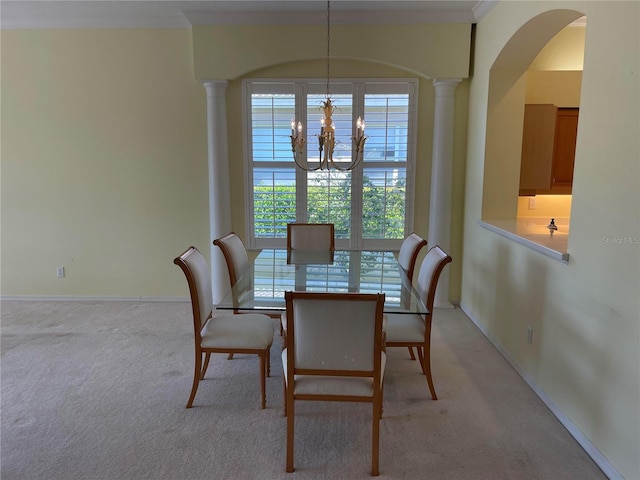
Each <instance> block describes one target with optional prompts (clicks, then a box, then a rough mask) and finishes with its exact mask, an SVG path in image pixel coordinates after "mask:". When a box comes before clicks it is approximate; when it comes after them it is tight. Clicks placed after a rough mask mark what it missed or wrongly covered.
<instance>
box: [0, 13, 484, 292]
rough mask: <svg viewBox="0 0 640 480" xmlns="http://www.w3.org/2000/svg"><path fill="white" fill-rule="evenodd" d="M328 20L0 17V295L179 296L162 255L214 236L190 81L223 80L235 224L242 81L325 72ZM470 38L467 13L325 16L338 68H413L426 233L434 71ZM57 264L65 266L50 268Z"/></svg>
mask: <svg viewBox="0 0 640 480" xmlns="http://www.w3.org/2000/svg"><path fill="white" fill-rule="evenodd" d="M324 33H325V30H324V27H320V26H284V27H277V28H276V27H257V26H251V27H249V26H234V27H233V28H228V27H222V26H217V27H196V28H194V29H193V31H191V30H188V29H184V30H181V29H174V30H160V29H159V30H153V29H147V30H144V29H140V30H137V29H122V30H118V29H96V30H21V31H11V30H2V33H1V35H2V36H1V38H0V39H1V42H2V58H1V62H2V63H1V67H2V86H1V94H2V100H3V101H2V105H1V108H2V111H1V114H2V146H1V154H2V164H1V168H2V171H1V173H2V184H1V186H2V238H1V240H2V257H1V259H2V285H1V287H2V295H3V296H70V297H133V298H137V297H178V296H179V297H184V296H186V294H187V291H186V285H185V282H184V278H183V277H182V276H181V272H180V271H179V269H177V267H175V266H174V265H173V264H172V262H171V261H172V260H173V258H174V257H175V256H176V255H177V254H179V253H180V252H181V251H182V250H183V249H184V248H186V247H187V246H189V245H191V244H195V245H196V246H198V247H199V248H200V249H201V250H202V251H203V252H204V253H205V255H207V256H208V255H209V248H210V242H211V239H210V238H209V224H208V221H209V219H208V195H209V192H208V188H209V186H208V183H207V182H208V171H207V163H208V160H207V125H206V94H205V90H204V88H203V86H202V84H201V80H202V79H227V80H229V89H228V96H227V103H228V108H227V113H228V120H229V129H228V131H229V153H230V159H229V160H230V164H231V165H230V171H231V187H232V188H231V192H232V199H231V200H232V205H231V211H232V226H233V228H234V229H235V230H237V231H239V232H241V233H244V231H245V217H244V206H245V205H244V198H245V195H246V190H245V176H244V163H243V161H244V158H243V154H244V152H243V147H242V145H243V143H242V135H243V133H242V98H241V94H242V92H241V88H240V85H241V80H242V78H244V77H245V76H274V77H283V76H288V75H292V76H304V77H314V76H316V77H320V78H322V77H324V75H325V74H326V70H325V62H324V59H322V60H318V58H322V57H324V55H325V53H326V52H325V49H324V45H325V44H324V42H320V43H319V42H318V37H324ZM292 38H294V39H296V41H295V42H293V43H292V42H291V39H292ZM283 39H286V41H285V43H284V45H283V44H282V42H283ZM470 42H471V27H470V25H464V24H455V25H422V26H409V27H406V28H405V27H402V28H400V27H398V26H386V27H381V26H357V27H354V28H346V27H344V26H335V28H333V29H332V44H333V46H332V58H333V59H334V60H333V61H332V75H333V76H344V77H352V78H353V77H412V78H415V77H418V78H419V81H420V95H419V124H418V138H419V141H418V145H417V154H418V158H417V171H416V204H415V210H414V226H415V229H416V231H418V232H419V233H421V234H422V235H424V236H427V234H428V231H427V230H428V211H429V187H428V185H429V184H430V178H431V150H432V138H433V103H434V95H433V85H432V80H431V76H434V77H438V76H440V77H466V76H467V75H468V72H469V59H470ZM408 45H412V46H414V47H415V48H407V46H408ZM442 45H447V48H446V49H443V48H442ZM292 47H293V48H292ZM467 93H468V84H466V83H465V82H463V84H461V85H460V86H459V87H458V94H457V97H456V132H455V136H456V149H455V160H454V175H455V182H456V184H455V185H454V193H455V195H456V198H454V217H453V225H452V230H453V232H454V235H455V237H454V241H453V242H452V243H453V250H452V252H451V253H452V255H453V256H454V258H456V259H457V260H460V261H457V262H456V264H455V265H454V266H452V275H451V284H452V287H451V294H452V297H453V298H454V299H455V300H457V299H459V297H460V284H461V278H460V277H461V267H462V262H461V255H462V252H461V244H462V239H461V231H462V205H463V202H462V192H463V188H464V155H465V149H464V146H463V145H464V138H465V135H466V133H465V132H466V110H467ZM136 265H139V266H140V268H139V269H135V268H134V266H136ZM58 266H64V267H65V268H66V277H65V278H64V279H58V278H56V275H55V273H56V267H58Z"/></svg>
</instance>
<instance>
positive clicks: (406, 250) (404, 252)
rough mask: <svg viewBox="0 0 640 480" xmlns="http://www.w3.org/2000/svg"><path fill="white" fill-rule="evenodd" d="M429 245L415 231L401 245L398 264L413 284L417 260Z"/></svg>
mask: <svg viewBox="0 0 640 480" xmlns="http://www.w3.org/2000/svg"><path fill="white" fill-rule="evenodd" d="M426 245H427V241H426V240H425V239H424V238H422V237H421V236H420V235H418V234H417V233H415V232H413V233H410V234H409V235H407V237H405V239H404V240H403V241H402V244H401V245H400V251H399V252H398V264H399V265H400V268H402V269H403V270H404V272H405V273H406V274H407V278H408V279H409V282H411V283H412V284H413V272H414V269H415V267H416V260H417V259H418V254H419V253H420V250H422V248H423V247H425V246H426ZM407 348H408V349H409V355H410V356H411V360H415V359H416V356H415V355H414V354H413V348H412V347H407Z"/></svg>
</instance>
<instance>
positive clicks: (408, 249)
mask: <svg viewBox="0 0 640 480" xmlns="http://www.w3.org/2000/svg"><path fill="white" fill-rule="evenodd" d="M426 245H427V241H426V240H425V239H424V238H422V237H421V236H420V235H418V234H416V233H411V234H409V235H408V236H407V237H406V238H405V239H404V240H403V241H402V245H400V252H398V264H399V265H400V266H401V267H402V269H403V270H404V271H405V272H406V273H407V277H408V278H409V281H411V282H413V271H414V269H415V266H416V260H417V259H418V254H419V253H420V250H421V249H422V247H425V246H426Z"/></svg>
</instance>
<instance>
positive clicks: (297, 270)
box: [216, 249, 429, 314]
mask: <svg viewBox="0 0 640 480" xmlns="http://www.w3.org/2000/svg"><path fill="white" fill-rule="evenodd" d="M287 290H292V291H308V292H360V293H384V294H385V304H384V312H385V313H407V314H415V313H419V314H426V313H429V312H428V310H427V309H426V307H425V305H424V303H423V302H422V300H421V299H420V297H419V295H418V293H417V291H416V290H415V289H414V288H413V287H412V285H411V282H410V280H409V279H408V278H407V275H406V274H405V272H404V270H403V269H402V268H401V267H400V265H399V263H398V260H397V259H396V256H395V254H394V252H391V251H373V250H337V251H335V252H317V251H314V252H310V251H303V250H291V251H287V250H284V249H282V250H280V249H264V250H261V251H260V253H259V254H258V255H257V256H256V257H255V259H254V261H253V262H252V263H251V264H250V266H249V268H248V269H247V270H246V271H245V273H244V274H243V275H242V276H241V277H240V278H239V279H238V281H237V282H236V284H235V285H234V286H233V288H232V289H231V290H230V291H229V292H228V293H227V295H226V296H225V297H224V298H223V299H222V300H221V301H220V303H219V304H218V305H217V306H216V308H217V309H218V310H242V311H248V310H255V311H257V312H258V311H269V313H273V311H276V312H277V311H284V310H285V299H284V292H285V291H287ZM265 313H266V312H265Z"/></svg>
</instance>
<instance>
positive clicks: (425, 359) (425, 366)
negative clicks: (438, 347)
mask: <svg viewBox="0 0 640 480" xmlns="http://www.w3.org/2000/svg"><path fill="white" fill-rule="evenodd" d="M424 350H425V352H424V354H423V353H422V348H418V357H419V359H420V365H421V366H422V373H424V374H425V376H426V377H427V384H428V385H429V391H430V392H431V398H432V399H434V400H437V399H438V396H437V395H436V389H435V387H434V386H433V378H432V377H431V354H430V351H429V349H428V348H425V349H424Z"/></svg>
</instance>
